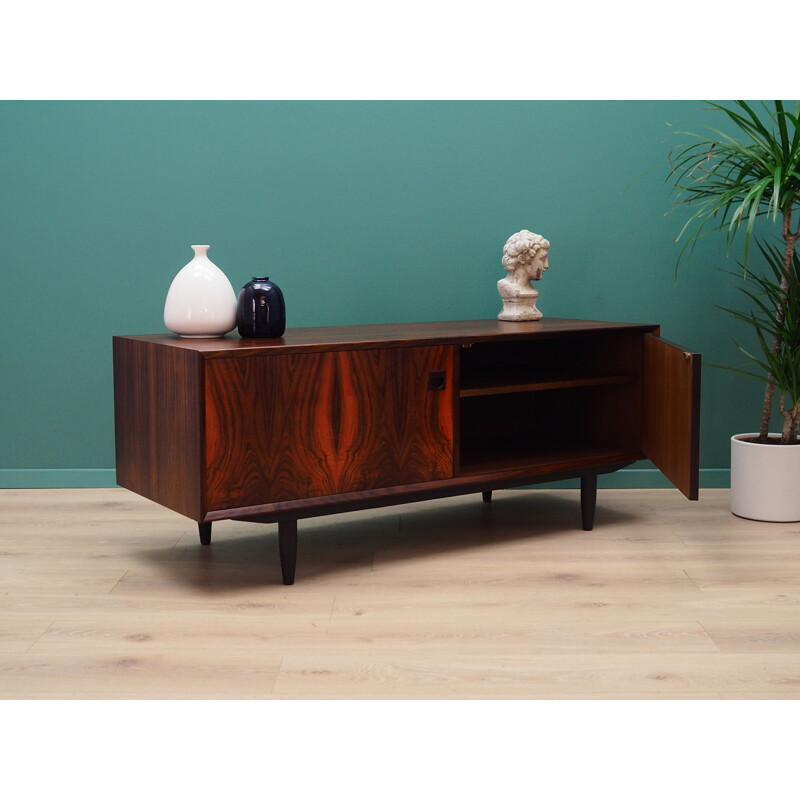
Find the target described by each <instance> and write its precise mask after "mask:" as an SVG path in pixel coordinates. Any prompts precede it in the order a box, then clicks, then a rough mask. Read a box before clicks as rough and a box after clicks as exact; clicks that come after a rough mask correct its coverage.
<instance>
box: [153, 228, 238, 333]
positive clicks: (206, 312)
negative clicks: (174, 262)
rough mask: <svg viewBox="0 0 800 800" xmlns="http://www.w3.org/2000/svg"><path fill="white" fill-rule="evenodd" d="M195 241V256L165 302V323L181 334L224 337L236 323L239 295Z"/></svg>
mask: <svg viewBox="0 0 800 800" xmlns="http://www.w3.org/2000/svg"><path fill="white" fill-rule="evenodd" d="M209 246H210V245H207V244H193V245H192V250H194V258H193V259H192V260H191V261H190V262H189V263H188V264H187V265H186V266H185V267H184V268H183V269H182V270H181V271H180V272H179V273H178V274H177V275H176V276H175V277H174V278H173V280H172V284H171V285H170V287H169V292H167V301H166V303H165V304H164V324H165V325H166V326H167V328H168V329H169V330H171V331H172V332H173V333H177V334H178V336H185V337H188V338H205V337H211V336H224V335H225V334H226V333H228V331H231V330H233V328H234V327H235V326H236V294H235V292H234V291H233V286H232V285H231V282H230V281H229V280H228V278H227V277H226V276H225V273H224V272H223V271H222V270H221V269H220V268H219V267H218V266H217V265H216V264H214V263H213V262H211V261H210V260H209V258H208V256H207V255H206V253H207V251H208V248H209Z"/></svg>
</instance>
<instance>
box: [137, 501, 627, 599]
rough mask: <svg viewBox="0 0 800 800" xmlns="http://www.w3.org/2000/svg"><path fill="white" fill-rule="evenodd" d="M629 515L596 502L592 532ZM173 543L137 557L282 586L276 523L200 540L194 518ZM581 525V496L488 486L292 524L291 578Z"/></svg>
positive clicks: (207, 586)
mask: <svg viewBox="0 0 800 800" xmlns="http://www.w3.org/2000/svg"><path fill="white" fill-rule="evenodd" d="M636 519H637V517H636V516H634V515H630V514H625V513H622V512H620V511H618V510H616V509H609V508H606V509H604V508H602V506H601V504H600V503H598V506H597V513H596V517H595V531H598V530H601V529H602V528H603V527H605V526H615V525H619V524H623V523H629V522H632V521H635V520H636ZM186 526H187V532H186V534H185V535H184V536H183V537H181V539H180V541H179V542H178V543H177V544H176V545H174V546H171V547H166V546H165V547H163V548H158V549H150V550H144V551H142V553H141V555H142V556H143V558H144V559H145V560H146V561H147V562H148V563H150V564H151V565H155V566H156V567H158V568H159V569H160V570H163V571H164V572H166V573H168V574H169V576H170V579H171V580H174V581H175V582H177V583H183V584H185V585H189V586H191V587H194V588H196V589H197V590H200V591H202V592H204V593H205V592H208V593H216V592H225V591H229V590H234V589H237V590H239V589H242V588H243V587H244V588H246V587H248V586H253V587H257V586H271V585H272V586H274V585H278V586H280V588H281V589H283V590H289V589H290V587H285V586H283V583H282V580H281V571H280V563H279V559H278V532H277V528H278V526H277V524H261V523H249V522H241V521H233V520H226V521H223V522H215V523H214V525H213V532H212V538H211V545H210V546H208V547H203V546H201V545H200V541H199V537H198V534H197V526H196V525H195V524H193V523H191V522H189V521H187V522H186ZM591 535H592V534H591V533H587V532H585V531H583V530H582V528H581V515H580V499H579V494H578V492H577V491H576V492H575V493H574V496H573V495H572V494H563V493H562V494H558V495H555V494H550V493H548V492H546V491H541V490H537V491H529V492H524V493H521V492H515V493H513V494H510V493H509V494H507V493H505V492H503V491H498V492H495V493H494V500H493V501H492V502H491V503H484V502H483V501H482V500H481V496H480V495H466V496H462V497H457V498H448V499H446V500H437V501H429V502H421V503H412V504H406V505H402V506H394V507H391V508H384V509H379V510H368V511H357V512H348V513H346V514H338V515H332V516H327V517H316V518H311V519H305V520H303V519H301V520H300V521H299V523H298V550H297V573H296V582H297V583H302V582H303V581H311V580H314V579H315V578H327V577H330V576H332V575H337V573H338V574H339V576H340V577H341V575H343V574H344V573H346V572H352V571H353V570H371V569H372V566H373V561H374V560H375V557H376V554H377V555H378V556H379V558H380V564H381V565H382V566H383V567H386V566H387V565H391V564H392V563H399V562H409V578H410V580H412V579H413V571H414V567H413V563H412V562H413V561H414V560H416V559H425V558H430V557H431V556H436V555H441V554H445V553H448V552H454V551H458V552H461V553H463V552H465V551H468V550H471V549H475V550H487V556H488V555H490V549H491V548H492V547H498V546H504V545H508V544H509V543H513V542H515V541H523V540H530V539H540V540H546V539H551V538H553V537H560V536H591Z"/></svg>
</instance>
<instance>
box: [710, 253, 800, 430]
mask: <svg viewBox="0 0 800 800" xmlns="http://www.w3.org/2000/svg"><path fill="white" fill-rule="evenodd" d="M756 244H757V245H758V248H759V250H761V253H762V254H763V256H764V261H765V262H766V268H765V270H764V272H763V273H761V274H759V273H756V272H755V271H751V272H750V273H749V275H748V282H747V283H746V284H745V285H744V286H739V287H738V288H739V291H740V292H742V294H743V295H744V296H745V297H747V299H748V300H749V301H750V305H751V308H750V310H749V311H740V310H737V309H732V308H724V307H723V306H719V308H723V310H725V311H727V312H728V313H729V314H731V315H732V316H733V317H734V318H736V319H738V320H740V321H742V322H746V323H747V324H748V325H751V326H752V328H753V330H754V331H755V334H756V339H757V342H758V348H757V349H755V352H750V351H749V350H747V349H745V348H744V347H742V345H740V344H739V343H738V342H737V343H736V346H737V347H738V348H739V350H740V351H741V352H742V354H743V355H745V356H746V357H747V358H748V359H749V360H750V362H751V363H752V366H753V367H754V368H757V369H758V371H755V372H754V371H753V369H741V368H735V367H728V369H732V370H733V371H734V372H738V373H740V374H742V375H746V376H747V377H750V378H756V379H759V380H763V377H764V375H767V376H768V381H769V382H770V385H771V386H772V387H773V390H776V391H777V392H778V398H779V400H778V405H779V408H780V412H781V415H782V416H783V431H782V433H781V443H782V444H789V443H790V442H792V441H794V440H796V439H797V428H798V423H800V256H798V254H797V253H795V254H794V256H793V258H792V262H791V265H790V267H789V274H788V275H786V274H785V273H784V269H783V256H782V253H781V250H780V248H779V247H776V246H775V245H766V244H762V243H761V242H760V241H758V239H756ZM784 280H786V282H787V286H786V290H785V291H784V290H783V288H782V286H783V283H784ZM776 342H777V345H778V346H777V347H776V346H775V343H776Z"/></svg>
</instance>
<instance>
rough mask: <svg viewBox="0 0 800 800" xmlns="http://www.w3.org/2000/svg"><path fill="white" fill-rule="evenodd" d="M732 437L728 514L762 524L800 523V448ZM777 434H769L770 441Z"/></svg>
mask: <svg viewBox="0 0 800 800" xmlns="http://www.w3.org/2000/svg"><path fill="white" fill-rule="evenodd" d="M757 436H758V434H757V433H740V434H738V435H736V436H733V437H731V511H732V512H733V513H734V514H736V516H737V517H745V518H747V519H756V520H762V521H763V522H798V521H800V445H778V444H755V443H754V442H748V441H744V440H746V439H752V438H754V437H757ZM774 436H777V438H779V439H780V434H774V433H771V434H770V438H772V437H774Z"/></svg>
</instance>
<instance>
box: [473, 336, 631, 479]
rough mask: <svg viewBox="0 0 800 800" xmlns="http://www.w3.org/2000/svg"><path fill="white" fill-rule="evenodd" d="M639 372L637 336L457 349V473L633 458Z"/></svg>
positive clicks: (582, 337) (592, 337)
mask: <svg viewBox="0 0 800 800" xmlns="http://www.w3.org/2000/svg"><path fill="white" fill-rule="evenodd" d="M641 373H642V338H641V335H640V334H638V333H634V334H631V333H627V332H620V333H618V332H605V331H604V332H601V333H599V334H598V333H593V334H591V335H582V336H573V337H567V338H559V339H543V340H541V341H530V340H529V341H519V342H511V343H495V342H488V343H476V344H475V345H473V346H472V347H469V348H463V349H462V350H461V362H460V376H461V377H460V387H459V401H458V402H459V465H458V468H459V474H461V475H471V474H481V473H487V472H496V471H503V470H512V469H525V468H532V469H535V468H537V467H538V466H541V467H542V468H545V467H546V466H547V465H552V471H558V468H559V465H564V464H566V463H569V464H571V465H579V464H580V462H581V461H582V460H585V461H587V462H589V461H596V460H597V459H609V458H617V457H618V458H619V460H620V461H623V460H635V458H637V457H640V453H639V451H640V449H641V417H642V390H641ZM571 468H572V467H571ZM575 468H578V467H575Z"/></svg>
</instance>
